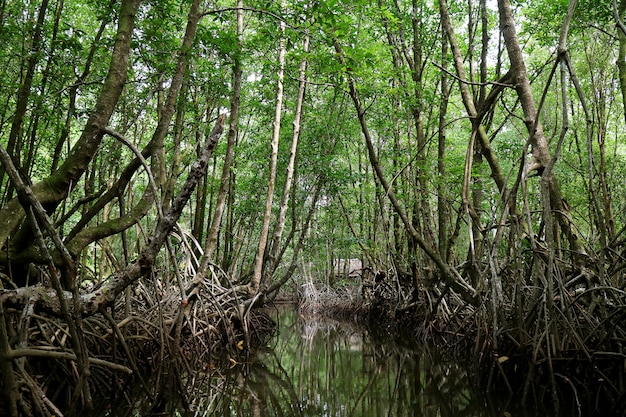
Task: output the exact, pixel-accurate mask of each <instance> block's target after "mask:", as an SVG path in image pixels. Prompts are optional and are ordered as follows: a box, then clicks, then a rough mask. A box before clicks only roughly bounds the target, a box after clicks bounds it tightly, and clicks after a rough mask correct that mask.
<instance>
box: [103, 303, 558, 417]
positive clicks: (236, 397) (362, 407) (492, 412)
mask: <svg viewBox="0 0 626 417" xmlns="http://www.w3.org/2000/svg"><path fill="white" fill-rule="evenodd" d="M273 314H275V318H276V319H277V321H278V323H279V334H278V336H277V337H276V338H274V339H273V340H272V341H271V342H270V344H269V346H267V347H265V348H262V349H261V351H259V352H258V353H257V354H256V355H255V357H254V358H252V359H250V361H249V362H248V363H245V364H241V363H237V364H236V365H235V364H234V365H233V368H232V369H231V370H230V371H229V373H228V374H227V375H224V374H220V375H219V376H215V375H214V376H212V377H207V378H206V379H205V380H200V379H198V381H196V384H195V386H196V389H195V390H194V393H193V394H192V395H191V396H190V400H191V402H192V404H191V408H192V411H187V412H185V411H182V410H183V408H182V407H179V406H173V407H168V408H167V409H168V410H169V411H167V412H166V413H162V414H158V415H168V416H170V415H171V416H272V417H274V416H329V417H344V416H346V417H347V416H362V417H369V416H371V417H380V416H398V417H401V416H411V417H412V416H423V417H431V416H432V417H446V416H449V417H461V416H463V417H473V416H476V417H478V416H481V417H482V416H489V417H492V416H493V417H496V416H498V417H504V416H506V417H510V416H539V415H541V416H547V415H548V414H546V413H545V412H541V413H529V412H527V411H525V412H522V411H521V410H519V409H518V408H517V407H516V406H514V405H513V403H511V402H508V403H507V402H506V401H501V400H500V399H497V400H495V401H494V400H493V399H492V400H491V401H488V400H487V399H486V398H487V397H485V396H484V395H482V394H480V393H479V390H478V389H477V388H476V387H475V385H476V384H475V383H473V382H472V380H471V378H470V374H469V372H468V371H466V369H465V367H463V366H461V365H459V364H457V363H454V362H453V361H446V360H443V359H441V358H440V357H439V358H438V356H440V355H438V353H439V352H436V351H435V352H433V351H432V349H430V350H429V351H425V349H424V348H418V347H417V346H418V345H417V344H414V345H412V344H411V343H410V342H411V341H409V340H407V341H406V342H407V343H403V341H402V340H400V341H397V340H395V341H394V340H392V338H391V337H386V338H385V337H382V338H381V337H380V336H378V337H374V336H372V335H371V332H368V331H367V330H364V329H362V328H358V327H355V326H352V325H350V324H346V323H338V322H333V321H325V320H320V319H313V318H304V317H300V316H299V315H298V314H297V312H295V311H294V310H293V309H280V310H279V311H275V312H274V313H273ZM377 333H378V332H377ZM411 346H413V347H411ZM494 402H495V403H496V404H494ZM135 406H138V404H137V403H135ZM139 408H140V407H139ZM176 409H178V410H181V411H176ZM124 411H125V412H121V410H119V409H118V410H111V411H110V412H109V413H107V415H109V416H119V415H134V416H138V415H146V414H142V412H141V411H139V409H138V408H135V409H134V410H129V409H128V407H126V409H125V410H124Z"/></svg>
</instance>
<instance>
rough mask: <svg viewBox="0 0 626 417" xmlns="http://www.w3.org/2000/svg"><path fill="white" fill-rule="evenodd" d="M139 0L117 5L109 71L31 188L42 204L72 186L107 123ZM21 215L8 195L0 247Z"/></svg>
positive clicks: (51, 203)
mask: <svg viewBox="0 0 626 417" xmlns="http://www.w3.org/2000/svg"><path fill="white" fill-rule="evenodd" d="M139 2H140V0H124V1H123V2H122V4H121V6H120V12H119V22H118V30H117V36H116V40H115V45H114V47H113V52H112V55H111V62H110V64H109V72H108V74H107V77H106V79H105V81H104V84H103V86H102V90H101V93H100V95H99V97H98V100H97V102H96V105H95V107H94V110H93V111H92V113H91V115H90V116H89V119H88V120H87V122H86V125H85V128H84V129H83V132H82V134H81V136H80V138H79V139H78V140H77V142H76V144H75V145H74V147H73V148H72V151H71V152H70V155H69V156H68V157H67V158H66V160H65V162H64V163H63V164H62V165H61V166H60V167H59V169H58V170H57V171H56V172H55V173H53V174H52V175H50V176H49V177H48V178H46V179H44V180H43V181H41V182H40V183H38V184H35V185H34V186H33V188H32V189H33V192H34V193H35V195H36V197H37V198H38V199H39V200H40V201H41V203H42V204H43V205H44V207H46V208H52V209H53V208H54V207H56V206H57V205H58V203H59V202H61V201H62V200H63V199H64V198H65V197H66V196H67V195H68V193H69V192H70V191H71V190H72V189H73V188H74V187H75V186H76V184H77V183H78V180H79V179H80V177H81V176H82V175H83V173H84V172H85V170H86V169H87V166H88V165H89V162H91V160H92V158H93V157H94V155H95V154H96V152H97V150H98V147H99V146H100V142H101V140H102V137H103V134H104V133H103V129H104V128H105V127H106V125H107V124H108V122H109V119H110V118H111V115H112V114H113V111H114V110H115V107H116V105H117V102H118V100H119V97H120V94H121V92H122V89H123V87H124V84H125V83H126V78H127V68H128V60H129V56H130V45H131V38H132V33H133V30H134V27H135V13H136V11H137V7H138V6H139ZM25 215H26V213H25V211H24V209H23V208H22V206H21V204H20V202H19V201H18V199H17V198H14V199H12V200H11V201H10V202H8V203H7V204H6V205H5V206H4V207H2V209H0V218H3V219H7V221H5V222H2V224H1V225H0V249H2V248H3V247H4V246H5V245H6V243H7V238H8V237H9V236H10V235H11V234H12V233H13V232H14V231H15V230H16V228H17V227H18V226H19V225H20V224H21V222H22V220H23V219H24V217H25Z"/></svg>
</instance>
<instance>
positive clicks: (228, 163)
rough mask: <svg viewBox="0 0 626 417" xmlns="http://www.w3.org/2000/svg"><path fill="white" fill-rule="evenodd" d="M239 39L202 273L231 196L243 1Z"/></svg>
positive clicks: (240, 3) (239, 6)
mask: <svg viewBox="0 0 626 417" xmlns="http://www.w3.org/2000/svg"><path fill="white" fill-rule="evenodd" d="M237 37H238V42H239V45H238V51H237V55H236V57H235V62H234V64H233V91H232V94H231V98H230V119H229V125H228V143H227V144H226V156H224V165H223V167H222V176H221V178H220V188H219V191H218V194H217V202H216V204H215V211H214V213H213V217H212V219H211V226H210V228H209V233H208V235H207V239H206V244H205V248H204V255H203V260H202V267H200V269H199V270H200V271H201V272H203V271H204V272H205V271H206V268H207V267H208V262H209V261H210V260H211V259H212V258H213V253H214V252H215V249H216V248H217V237H218V234H219V231H220V225H221V224H222V215H223V213H224V207H225V206H226V198H227V197H228V196H229V194H228V190H229V188H230V180H231V171H232V165H233V160H234V159H235V142H236V139H237V134H238V131H239V106H240V101H241V99H240V97H241V81H242V76H243V69H242V66H241V59H242V57H241V53H242V49H241V48H242V42H243V39H242V38H243V0H238V1H237Z"/></svg>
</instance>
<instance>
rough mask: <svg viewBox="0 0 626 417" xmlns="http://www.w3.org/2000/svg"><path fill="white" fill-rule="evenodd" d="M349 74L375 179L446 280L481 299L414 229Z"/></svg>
mask: <svg viewBox="0 0 626 417" xmlns="http://www.w3.org/2000/svg"><path fill="white" fill-rule="evenodd" d="M334 47H335V51H336V52H337V57H338V59H339V60H340V62H341V64H342V65H344V66H345V65H346V59H345V56H344V51H343V49H342V48H341V45H340V44H339V41H338V40H336V39H335V40H334ZM346 76H347V77H348V87H349V94H350V97H351V98H352V102H353V103H354V107H355V109H356V112H357V117H358V119H359V124H360V125H361V131H362V133H363V136H364V138H365V143H366V146H367V153H368V156H369V160H370V164H371V166H372V169H373V170H374V174H375V177H376V179H377V180H378V182H379V183H380V185H381V186H382V188H383V190H384V191H385V194H386V195H387V197H388V198H389V201H390V202H391V204H392V206H393V208H394V210H395V211H396V213H398V216H400V219H402V222H403V223H404V226H405V227H406V229H407V231H408V232H409V233H410V235H411V238H412V239H413V240H414V241H415V242H416V243H417V244H418V245H419V246H420V248H422V250H423V251H424V252H425V253H426V255H427V256H428V257H430V259H432V260H433V262H434V263H435V264H436V265H437V267H438V268H439V272H440V273H441V275H442V278H443V280H444V281H445V283H446V284H448V285H449V286H450V287H451V288H452V289H454V290H455V291H457V292H458V293H459V294H460V295H461V297H463V299H464V300H465V301H467V302H469V303H471V304H476V303H477V301H478V300H477V299H476V295H477V294H476V290H475V289H473V288H472V287H471V286H470V285H469V284H467V283H466V282H465V281H464V280H463V278H462V277H461V276H460V274H459V273H458V271H456V270H454V269H453V268H452V267H450V265H448V264H447V263H446V262H445V261H444V260H443V258H442V257H441V256H439V253H438V252H437V250H436V249H435V248H434V247H433V246H432V245H431V244H430V243H429V242H428V241H426V240H425V239H424V238H423V237H422V236H421V235H420V234H419V233H418V231H417V230H415V227H413V224H412V223H411V221H410V220H409V218H408V216H407V215H406V211H405V209H404V208H403V207H402V205H401V204H400V202H399V201H398V199H397V198H396V195H395V193H394V192H393V190H392V188H391V186H390V185H389V183H388V182H387V179H386V177H385V174H384V172H383V169H382V167H381V165H380V163H379V161H378V156H377V155H376V149H375V147H374V143H373V141H372V137H371V134H370V132H369V127H368V125H367V121H366V119H365V110H364V109H363V106H362V104H361V101H360V99H359V94H358V91H357V88H356V86H355V84H354V80H353V79H352V77H351V76H350V74H346Z"/></svg>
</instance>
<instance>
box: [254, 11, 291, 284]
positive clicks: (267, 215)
mask: <svg viewBox="0 0 626 417" xmlns="http://www.w3.org/2000/svg"><path fill="white" fill-rule="evenodd" d="M280 32H281V39H280V46H279V51H278V74H277V87H276V112H275V114H274V124H273V133H272V143H271V145H272V154H271V157H270V167H269V177H268V180H267V197H266V199H265V210H264V212H263V223H262V224H261V235H260V237H259V246H258V248H257V253H256V257H255V261H254V275H253V276H252V279H251V280H250V286H249V288H248V290H249V292H250V294H251V295H254V294H256V293H257V292H258V291H259V287H260V285H261V279H262V277H263V266H264V260H265V249H266V246H267V238H268V235H269V228H270V219H271V215H272V201H273V198H274V188H275V186H276V163H277V160H278V139H279V137H280V121H281V116H282V110H283V79H284V77H285V38H284V33H285V22H284V21H282V20H281V22H280Z"/></svg>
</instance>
